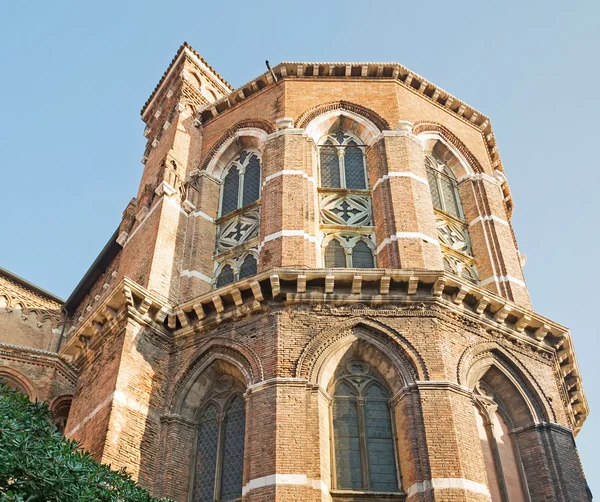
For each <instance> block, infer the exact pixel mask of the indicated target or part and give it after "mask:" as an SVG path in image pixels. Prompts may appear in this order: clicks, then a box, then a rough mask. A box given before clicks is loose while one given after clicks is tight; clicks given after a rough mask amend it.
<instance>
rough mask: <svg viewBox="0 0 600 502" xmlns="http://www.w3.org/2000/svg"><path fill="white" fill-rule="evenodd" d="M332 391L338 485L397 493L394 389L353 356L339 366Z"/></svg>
mask: <svg viewBox="0 0 600 502" xmlns="http://www.w3.org/2000/svg"><path fill="white" fill-rule="evenodd" d="M330 393H331V394H332V397H333V400H332V406H331V424H332V438H333V442H332V446H333V448H332V449H333V452H332V464H333V465H332V467H333V468H332V473H333V475H332V476H333V479H332V485H333V488H334V490H354V491H367V492H368V491H373V492H388V493H398V492H399V491H400V485H399V476H398V467H397V461H396V448H395V441H394V432H393V421H392V411H391V409H390V392H389V389H388V387H387V386H386V384H385V383H384V381H383V380H382V378H381V377H380V376H379V374H378V373H377V372H376V371H375V370H374V369H373V368H372V367H371V366H370V365H369V364H367V363H366V362H364V361H362V360H360V359H354V360H351V361H350V362H348V363H346V364H344V365H343V366H342V367H341V368H340V369H338V370H337V371H336V374H335V375H334V378H333V381H332V383H331V385H330Z"/></svg>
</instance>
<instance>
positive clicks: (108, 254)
mask: <svg viewBox="0 0 600 502" xmlns="http://www.w3.org/2000/svg"><path fill="white" fill-rule="evenodd" d="M118 233H119V229H118V228H117V230H116V231H115V233H114V234H112V236H111V237H110V239H108V242H107V243H106V245H105V246H104V247H103V248H102V251H100V254H99V255H98V256H97V257H96V259H95V260H94V263H92V265H91V266H90V268H88V270H87V272H86V273H85V275H84V276H83V277H82V278H81V280H80V281H79V283H78V284H77V286H75V289H74V290H73V292H72V293H71V295H70V296H69V298H67V301H66V302H64V306H63V307H64V309H65V310H66V311H67V312H68V313H69V314H72V313H73V312H75V310H76V309H77V307H78V306H79V305H80V304H81V302H82V300H83V299H84V298H85V296H86V295H87V294H88V292H89V290H90V289H91V287H92V286H93V285H94V284H95V283H96V281H97V280H98V278H99V277H100V276H101V275H102V273H103V272H104V270H106V267H108V265H109V264H110V262H111V261H112V260H113V259H114V258H115V256H117V254H118V253H119V251H120V250H121V245H120V244H118V243H117V236H118Z"/></svg>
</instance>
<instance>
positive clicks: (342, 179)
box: [319, 131, 367, 190]
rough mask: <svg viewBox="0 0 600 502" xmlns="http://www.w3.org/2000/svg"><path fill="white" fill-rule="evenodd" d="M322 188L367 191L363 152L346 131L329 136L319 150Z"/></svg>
mask: <svg viewBox="0 0 600 502" xmlns="http://www.w3.org/2000/svg"><path fill="white" fill-rule="evenodd" d="M319 160H320V164H321V186H322V187H324V188H348V189H349V190H365V189H366V188H367V182H366V179H365V164H364V159H363V150H362V148H361V147H360V146H359V144H358V143H357V141H356V140H355V139H353V138H352V136H350V135H349V134H348V133H346V132H344V131H336V132H334V133H332V134H329V136H327V137H326V138H325V140H323V141H322V143H321V147H320V148H319Z"/></svg>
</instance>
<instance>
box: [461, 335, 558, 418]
mask: <svg viewBox="0 0 600 502" xmlns="http://www.w3.org/2000/svg"><path fill="white" fill-rule="evenodd" d="M490 370H493V371H492V374H491V375H490V373H489V372H490ZM486 374H487V375H488V377H489V376H494V375H495V376H496V380H498V381H500V380H503V382H504V383H505V384H506V389H505V390H506V392H508V391H509V389H511V388H512V389H513V390H514V394H513V395H512V397H513V398H514V399H515V400H517V401H518V400H519V399H520V400H521V402H522V404H523V405H525V406H526V407H527V410H528V413H529V415H530V421H531V422H532V423H540V422H542V421H546V422H555V421H556V416H555V414H554V410H553V409H552V407H551V406H550V403H549V401H548V398H547V396H546V395H545V393H544V391H543V389H542V388H541V387H540V386H539V385H538V384H537V382H536V380H535V379H534V378H533V377H532V376H531V375H530V374H529V372H528V371H527V369H526V368H525V367H524V366H523V365H522V364H521V363H520V362H519V361H518V358H517V357H516V356H515V355H514V354H512V353H511V352H510V351H508V350H507V349H505V348H504V347H502V346H500V345H499V344H498V343H496V342H482V343H480V344H476V345H473V346H471V347H469V348H468V349H467V350H465V351H464V352H463V354H462V356H461V357H460V360H459V364H458V368H457V378H458V383H459V384H461V385H464V386H466V387H468V388H470V389H473V388H475V387H476V385H477V384H478V383H479V382H480V381H481V380H482V379H483V378H484V377H485V375H486ZM504 379H505V380H504ZM517 394H518V395H517ZM500 398H501V399H502V396H500ZM508 398H509V396H508V395H506V396H505V399H508ZM523 418H524V417H523ZM521 425H529V424H521Z"/></svg>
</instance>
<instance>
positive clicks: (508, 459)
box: [0, 44, 591, 502]
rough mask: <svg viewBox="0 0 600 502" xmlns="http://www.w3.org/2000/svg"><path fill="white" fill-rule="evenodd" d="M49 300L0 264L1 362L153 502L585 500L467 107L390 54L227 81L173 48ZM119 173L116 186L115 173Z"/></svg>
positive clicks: (508, 211)
mask: <svg viewBox="0 0 600 502" xmlns="http://www.w3.org/2000/svg"><path fill="white" fill-rule="evenodd" d="M142 119H143V121H144V122H145V124H146V128H145V131H144V135H145V136H146V138H147V140H148V142H147V148H146V150H145V152H144V153H143V158H142V162H143V164H144V166H145V167H144V172H143V175H142V178H141V181H140V185H139V189H138V191H137V195H136V196H135V197H134V198H133V199H132V200H131V202H130V203H129V205H128V206H127V207H126V208H125V211H124V213H123V218H122V221H121V222H120V223H119V226H118V228H117V229H116V231H115V233H114V235H113V236H112V238H111V239H110V240H109V242H108V243H107V244H106V246H105V247H104V249H103V250H102V251H101V252H100V254H99V256H98V258H97V259H96V261H95V262H94V263H93V265H92V266H91V268H90V269H89V270H88V272H87V273H86V274H85V276H84V277H83V278H82V280H81V282H80V283H79V284H78V286H77V287H76V288H75V290H74V291H73V293H72V294H71V296H70V297H69V298H68V299H67V300H66V301H65V302H63V301H62V300H60V299H59V298H56V297H55V296H53V295H52V294H50V293H48V292H46V291H43V290H41V289H40V288H38V287H36V286H35V285H33V284H30V283H28V282H27V281H25V280H23V279H21V278H19V277H17V276H15V275H13V274H11V273H10V272H7V271H4V270H0V341H1V343H0V379H2V380H4V381H7V382H8V383H9V384H11V385H13V386H15V387H17V388H19V389H20V390H21V391H22V392H25V393H27V394H28V395H29V396H30V397H31V398H37V399H40V400H46V401H48V402H49V403H50V406H51V408H52V409H53V410H54V411H55V419H56V423H57V425H58V427H59V428H60V429H61V430H64V433H65V435H66V436H67V437H69V438H72V439H74V440H77V441H78V442H79V443H80V444H81V445H82V446H83V447H84V448H85V449H87V450H89V451H90V452H91V453H92V454H93V455H94V457H95V458H97V459H98V460H100V461H102V462H104V463H107V464H111V465H112V467H113V468H121V467H126V468H127V470H128V471H129V472H130V473H132V475H133V477H134V478H135V479H137V480H138V481H139V483H141V485H142V486H144V487H145V488H147V489H148V490H149V491H150V492H151V493H153V494H154V495H156V496H164V497H171V498H172V499H173V500H176V501H182V502H183V501H193V502H205V501H206V502H212V501H233V500H243V501H248V502H251V501H252V502H254V501H274V500H279V501H336V502H337V501H375V500H385V501H392V500H408V501H434V500H435V501H459V500H462V501H489V500H492V501H494V502H495V501H502V502H507V501H510V502H515V501H516V502H519V501H533V502H535V501H588V500H591V494H590V493H589V489H588V488H587V484H586V481H585V477H584V474H583V470H582V468H581V465H580V461H579V456H578V453H577V450H576V447H575V442H574V435H576V434H577V432H578V431H579V430H580V428H581V426H582V424H583V422H584V421H585V419H586V416H587V415H588V412H589V409H588V405H587V402H586V398H585V395H584V391H583V387H582V381H581V378H580V374H579V370H578V366H577V361H576V359H575V353H574V349H573V341H572V338H571V334H570V332H569V330H568V328H566V327H564V326H562V325H560V324H557V323H556V322H554V321H551V320H550V319H547V318H545V317H542V316H541V315H538V314H536V313H535V312H533V311H532V307H531V303H530V298H529V294H528V291H527V287H526V284H525V280H524V278H523V272H522V259H521V255H520V254H519V251H518V247H517V242H516V240H515V235H514V233H513V229H512V226H511V215H512V212H513V199H512V197H511V193H510V189H509V186H508V183H507V180H506V176H505V173H504V168H503V165H502V160H501V158H500V155H499V153H498V147H497V145H496V140H495V137H494V133H493V132H492V128H491V125H490V120H489V119H488V118H487V117H486V116H485V115H483V114H481V113H480V112H478V111H476V110H474V109H473V108H472V107H470V106H469V105H467V104H466V103H464V102H463V101H461V100H460V99H458V98H456V97H454V96H452V95H450V94H448V93H447V92H446V91H444V90H442V89H440V88H439V87H437V86H436V85H434V84H433V83H431V82H429V81H427V80H425V79H424V78H422V77H420V76H419V75H417V74H415V73H413V72H411V71H410V70H409V69H407V68H405V67H403V66H401V65H399V64H396V63H291V62H284V63H280V64H278V65H277V66H274V67H273V68H270V67H269V69H268V71H267V72H265V73H264V74H262V75H260V76H259V77H257V78H255V79H254V80H252V81H251V82H249V83H247V84H245V85H243V86H242V87H240V88H238V89H233V88H232V87H231V86H230V85H229V84H228V83H227V82H226V81H225V80H224V79H223V77H221V76H220V75H219V74H218V73H217V72H216V71H215V70H214V69H213V68H211V66H210V65H209V64H208V63H207V62H206V61H204V59H202V57H200V55H198V54H197V53H196V52H195V51H194V50H193V49H192V48H191V47H190V46H189V45H187V44H184V45H183V46H182V47H181V48H180V49H179V51H178V52H177V54H176V55H175V58H174V59H173V61H172V62H171V64H170V66H169V67H168V69H167V71H166V72H165V74H164V75H163V77H162V78H161V80H160V82H159V83H158V85H157V86H156V88H155V89H154V92H153V93H152V95H151V96H150V98H149V99H148V101H147V102H146V104H145V105H144V107H143V109H142ZM132 189H133V187H132Z"/></svg>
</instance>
